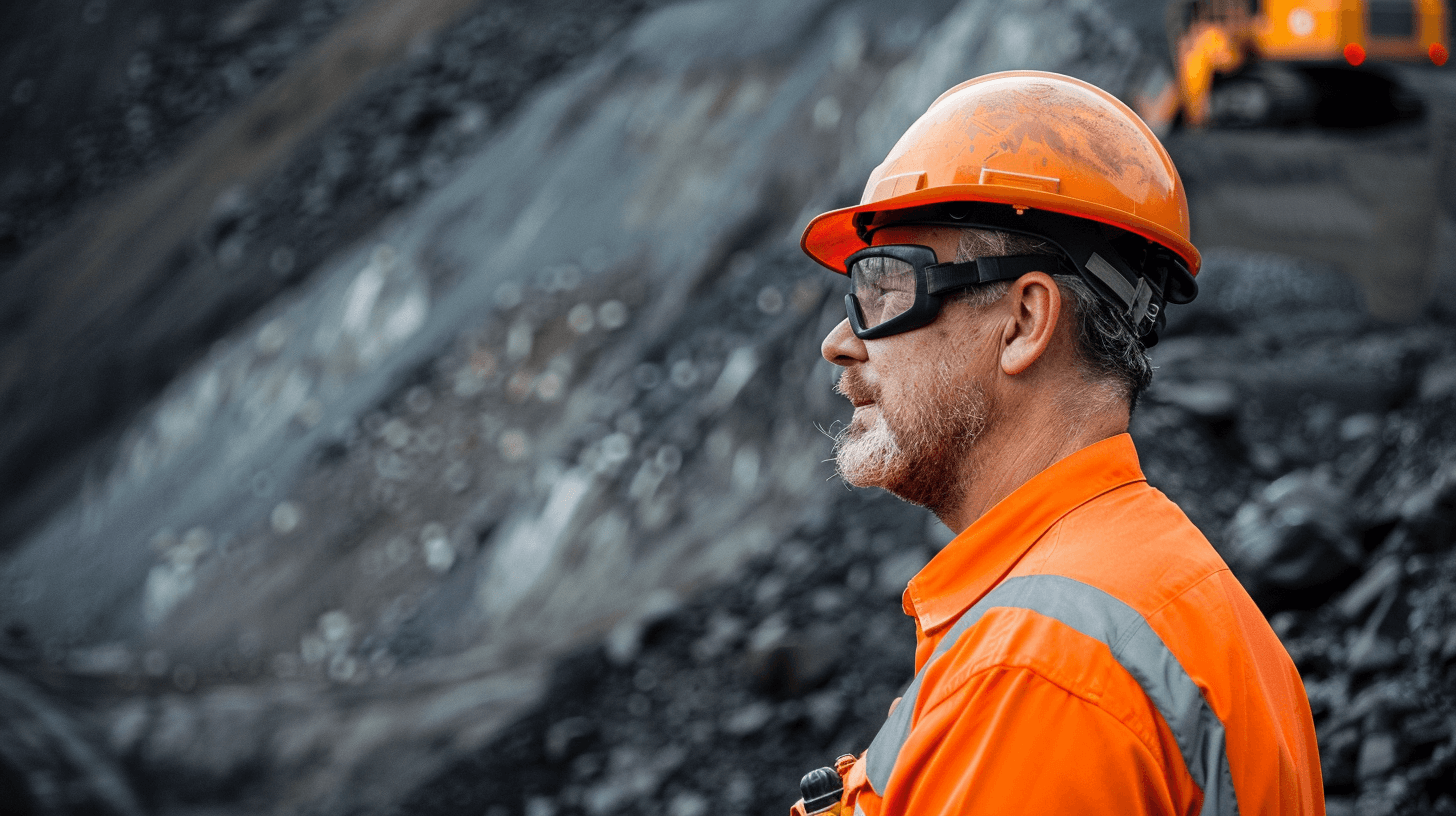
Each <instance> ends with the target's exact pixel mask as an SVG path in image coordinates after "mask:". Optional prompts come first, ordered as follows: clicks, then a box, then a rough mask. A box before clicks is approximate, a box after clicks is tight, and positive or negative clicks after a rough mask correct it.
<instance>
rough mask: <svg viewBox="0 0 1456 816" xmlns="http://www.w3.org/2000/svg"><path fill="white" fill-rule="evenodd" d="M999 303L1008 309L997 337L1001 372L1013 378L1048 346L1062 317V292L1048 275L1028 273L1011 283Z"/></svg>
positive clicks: (1029, 366) (1024, 369)
mask: <svg viewBox="0 0 1456 816" xmlns="http://www.w3.org/2000/svg"><path fill="white" fill-rule="evenodd" d="M1001 302H1002V303H1003V304H1005V305H1006V307H1007V308H1009V309H1010V310H1011V314H1010V317H1011V320H1009V321H1008V322H1007V323H1006V328H1005V330H1004V333H1003V334H1002V337H1001V370H1002V371H1003V372H1005V373H1006V374H1009V375H1011V376H1016V375H1017V374H1020V373H1022V372H1023V371H1026V370H1027V369H1028V368H1031V366H1032V364H1033V363H1035V362H1036V361H1037V360H1040V359H1041V357H1042V355H1043V354H1045V353H1046V350H1047V347H1048V346H1050V345H1051V342H1052V335H1054V334H1055V333H1056V330H1057V322H1058V321H1059V320H1060V319H1061V316H1062V291H1061V289H1059V288H1058V287H1057V283H1056V281H1054V280H1052V276H1051V275H1048V274H1046V273H1045V272H1028V273H1027V274H1025V275H1022V276H1021V277H1019V278H1017V279H1016V280H1015V281H1013V282H1012V284H1011V289H1010V290H1008V291H1007V292H1006V296H1005V297H1003V298H1002V299H1001Z"/></svg>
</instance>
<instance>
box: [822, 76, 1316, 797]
mask: <svg viewBox="0 0 1456 816" xmlns="http://www.w3.org/2000/svg"><path fill="white" fill-rule="evenodd" d="M803 247H804V249H805V251H806V252H807V253H808V254H809V255H810V256H811V257H812V258H814V259H815V260H817V261H819V262H820V263H822V264H824V265H826V266H828V267H829V268H831V269H833V270H834V271H836V272H840V273H848V275H849V277H850V282H851V294H850V295H849V296H847V297H846V308H847V311H848V318H847V319H846V320H845V321H843V322H841V323H840V324H839V325H838V326H837V327H835V329H834V330H833V331H832V332H830V334H829V336H828V337H826V338H825V340H824V345H823V354H824V357H825V358H826V359H828V360H829V361H830V362H832V363H834V364H836V365H839V366H842V367H843V371H842V373H841V377H840V385H839V390H840V391H841V392H842V393H843V394H844V395H845V396H846V397H848V398H849V400H850V402H852V403H853V405H854V418H853V420H852V421H851V422H850V424H849V426H848V428H847V429H846V430H845V431H844V432H843V433H842V434H841V435H840V438H839V441H838V445H837V448H836V454H837V463H838V466H839V470H840V473H841V474H842V476H843V477H844V479H845V480H847V481H848V482H850V483H852V484H854V485H859V486H866V487H869V486H873V487H880V488H883V489H885V490H888V491H890V492H891V493H893V494H895V495H897V496H899V497H900V498H902V499H904V500H906V501H909V502H913V503H915V504H919V505H922V506H924V507H926V508H929V509H930V510H931V511H932V512H934V513H935V514H936V515H937V516H938V517H939V518H940V519H941V520H942V521H943V522H945V524H946V525H947V526H948V527H950V528H951V529H952V530H955V531H957V533H958V535H957V536H956V538H955V539H954V540H953V541H952V542H951V543H950V544H948V545H947V546H946V548H945V549H944V550H943V551H942V552H941V553H939V554H938V555H937V556H936V557H935V558H934V559H933V560H932V561H931V562H930V564H929V565H927V566H926V567H925V569H924V570H923V571H921V572H920V574H918V575H917V576H915V578H914V579H912V580H911V581H910V585H909V587H908V588H907V589H906V590H905V595H904V607H905V611H906V612H907V613H908V614H910V615H912V616H913V617H914V618H915V623H916V632H917V636H918V639H919V645H918V648H917V650H916V669H917V672H916V675H915V679H914V680H913V681H912V682H911V684H910V686H909V688H908V689H907V690H906V692H905V695H904V697H903V698H902V699H901V700H900V701H899V702H898V704H897V706H896V707H895V708H893V709H892V711H891V714H890V716H889V718H888V720H887V721H886V723H885V725H884V726H883V728H881V730H880V731H879V733H878V734H877V736H876V737H875V738H874V740H873V742H872V743H871V744H870V746H869V748H868V750H867V751H866V752H865V754H863V755H862V756H860V757H859V758H857V759H855V760H854V761H853V764H852V765H851V764H850V762H849V759H850V758H846V759H844V760H843V761H842V762H841V764H840V771H841V773H842V775H843V786H844V791H843V795H842V798H841V799H840V800H839V804H838V805H837V807H840V808H842V809H843V812H844V813H845V814H846V816H847V814H848V813H850V812H854V813H856V814H858V813H863V814H866V815H867V816H880V814H916V815H917V816H928V815H929V814H941V813H987V814H1006V813H1106V814H1134V813H1137V814H1142V813H1158V814H1175V813H1176V814H1193V813H1205V814H1234V813H1243V814H1253V813H1268V814H1315V813H1322V812H1323V810H1324V805H1323V793H1322V790H1321V778H1320V768H1319V754H1318V748H1317V746H1316V743H1315V735H1314V725H1313V722H1312V720H1311V717H1310V711H1309V704H1308V701H1307V699H1306V697H1305V694H1304V688H1303V685H1302V683H1301V682H1300V678H1299V674H1298V672H1297V670H1296V669H1295V667H1294V665H1293V663H1292V661H1291V660H1290V659H1289V656H1288V654H1287V653H1286V652H1285V651H1284V649H1283V647H1282V646H1281V645H1280V643H1279V640H1278V638H1277V637H1276V636H1275V635H1274V633H1273V631H1272V630H1270V628H1269V626H1268V625H1267V624H1266V623H1265V621H1264V618H1263V616H1262V615H1261V614H1260V613H1259V610H1258V609H1257V608H1256V607H1255V606H1254V604H1253V602H1252V601H1251V600H1250V599H1249V596H1248V595H1247V594H1246V593H1245V592H1244V590H1243V588H1242V587H1241V586H1240V585H1239V583H1238V581H1236V580H1235V579H1234V577H1233V576H1232V575H1231V574H1230V573H1229V570H1228V567H1227V566H1225V564H1224V563H1223V561H1222V560H1221V559H1220V558H1219V556H1218V554H1217V553H1216V552H1215V551H1214V550H1213V548H1212V547H1211V546H1210V545H1209V544H1208V542H1207V540H1206V539H1205V538H1204V537H1203V536H1202V535H1201V534H1200V533H1199V531H1198V530H1197V529H1196V528H1195V527H1194V526H1193V525H1192V523H1190V522H1189V521H1188V518H1187V517H1186V516H1185V515H1184V514H1183V513H1182V511H1180V510H1179V509H1178V507H1177V506H1176V505H1174V504H1173V503H1172V502H1170V501H1169V500H1168V499H1167V497H1165V496H1164V495H1163V494H1162V493H1160V492H1158V491H1157V490H1156V489H1154V488H1152V487H1150V486H1149V485H1148V484H1147V482H1146V481H1145V479H1144V477H1143V475H1142V472H1141V471H1140V469H1139V466H1138V459H1137V453H1136V451H1135V450H1134V449H1133V443H1132V440H1131V438H1130V437H1129V436H1128V435H1127V433H1126V431H1127V425H1128V418H1129V415H1130V412H1131V410H1132V408H1133V406H1134V405H1135V404H1136V402H1137V399H1138V396H1139V394H1140V393H1141V392H1142V391H1143V390H1144V389H1145V388H1146V387H1147V385H1148V383H1149V381H1150V379H1151V377H1152V368H1151V366H1150V364H1149V362H1148V358H1147V354H1146V352H1145V350H1144V349H1145V347H1146V346H1149V345H1151V344H1152V343H1154V342H1156V340H1157V333H1158V331H1159V330H1160V328H1161V327H1162V324H1163V307H1164V306H1165V304H1167V303H1173V304H1178V303H1186V302H1187V301H1189V300H1192V298H1193V296H1194V294H1195V293H1196V291H1197V289H1196V285H1195V283H1194V277H1193V276H1194V275H1195V274H1196V273H1197V270H1198V264H1199V256H1198V252H1197V250H1195V249H1194V247H1193V246H1192V244H1191V243H1189V240H1188V211H1187V203H1186V200H1185V197H1184V194H1183V189H1182V184H1181V182H1180V181H1179V179H1178V174H1177V171H1176V170H1175V169H1174V167H1173V164H1172V162H1171V160H1170V159H1169V158H1168V155H1167V153H1166V152H1165V151H1164V150H1163V148H1162V145H1160V144H1159V143H1158V142H1157V140H1156V138H1155V137H1154V136H1153V134H1152V133H1151V132H1150V131H1149V130H1148V129H1147V127H1146V126H1145V125H1144V124H1143V123H1142V122H1141V120H1139V119H1138V118H1137V117H1136V116H1135V115H1134V114H1133V113H1132V112H1131V111H1130V110H1129V109H1128V108H1127V107H1126V106H1125V105H1123V104H1122V103H1121V102H1119V101H1117V100H1116V99H1115V98H1113V97H1112V96H1110V95H1109V94H1107V93H1105V92H1103V91H1101V90H1099V89H1097V88H1095V87H1093V86H1091V85H1088V84H1086V83H1084V82H1081V81H1078V80H1075V79H1071V78H1069V77H1063V76H1058V75H1055V74H1045V73H1038V72H1009V73H1004V74H995V75H991V76H986V77H981V78H979V79H975V80H971V81H970V82H967V83H964V84H962V85H960V86H957V87H956V88H953V89H951V90H950V91H947V92H946V93H945V94H944V95H942V96H941V98H940V99H938V100H936V102H935V103H934V104H933V105H932V106H931V107H930V109H929V111H927V112H926V114H925V115H924V116H923V117H921V119H920V120H919V121H917V122H916V123H915V124H914V125H913V126H911V128H910V130H909V131H907V132H906V134H905V135H904V136H903V137H902V138H901V139H900V142H899V143H898V144H896V145H895V147H894V149H893V150H892V151H891V153H890V155H889V157H888V158H886V160H885V162H884V163H883V164H881V165H880V167H879V168H877V169H876V170H875V172H874V174H873V175H871V177H870V180H869V183H868V185H867V186H866V188H865V195H864V199H863V203H862V204H860V205H859V206H856V207H850V208H847V209H844V210H836V211H834V212H830V213H825V214H824V215H821V216H819V217H818V218H816V219H815V220H814V221H813V222H812V223H811V224H810V225H809V227H808V229H807V230H806V231H805V233H804V237H803ZM831 778H832V776H831ZM831 799H832V796H831V797H825V798H823V799H821V800H820V801H819V802H818V803H811V805H812V806H813V807H815V808H824V809H827V808H826V807H825V806H826V805H831V802H830V800H831Z"/></svg>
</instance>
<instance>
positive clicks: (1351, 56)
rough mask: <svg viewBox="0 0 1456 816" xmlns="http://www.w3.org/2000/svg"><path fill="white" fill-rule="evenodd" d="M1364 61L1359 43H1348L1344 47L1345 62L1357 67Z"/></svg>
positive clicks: (1363, 54) (1363, 52)
mask: <svg viewBox="0 0 1456 816" xmlns="http://www.w3.org/2000/svg"><path fill="white" fill-rule="evenodd" d="M1364 61H1365V49H1364V48H1361V47H1360V44H1359V43H1350V44H1349V45H1347V46H1345V62H1348V63H1350V64H1351V65H1359V64H1360V63H1362V62H1364Z"/></svg>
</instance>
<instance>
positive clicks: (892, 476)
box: [834, 430, 904, 492]
mask: <svg viewBox="0 0 1456 816" xmlns="http://www.w3.org/2000/svg"><path fill="white" fill-rule="evenodd" d="M849 434H850V436H849V438H848V439H846V440H845V441H843V442H841V443H840V445H839V448H838V450H836V451H835V455H834V465H835V468H836V469H837V470H838V472H839V478H841V479H843V480H844V481H845V482H846V483H848V484H851V485H854V486H855V487H882V488H885V489H887V490H889V489H890V486H891V485H893V484H894V483H895V482H896V481H898V479H897V478H896V477H897V476H898V475H899V474H900V472H901V471H902V470H903V469H904V468H903V464H902V463H901V462H900V461H899V460H900V451H899V449H898V448H897V447H896V446H895V445H894V443H893V442H892V441H890V440H888V439H883V438H877V437H879V436H880V435H879V434H876V433H875V432H874V431H873V430H871V431H867V432H860V433H855V432H854V431H853V430H851V431H850V432H849ZM891 492H894V491H891Z"/></svg>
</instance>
